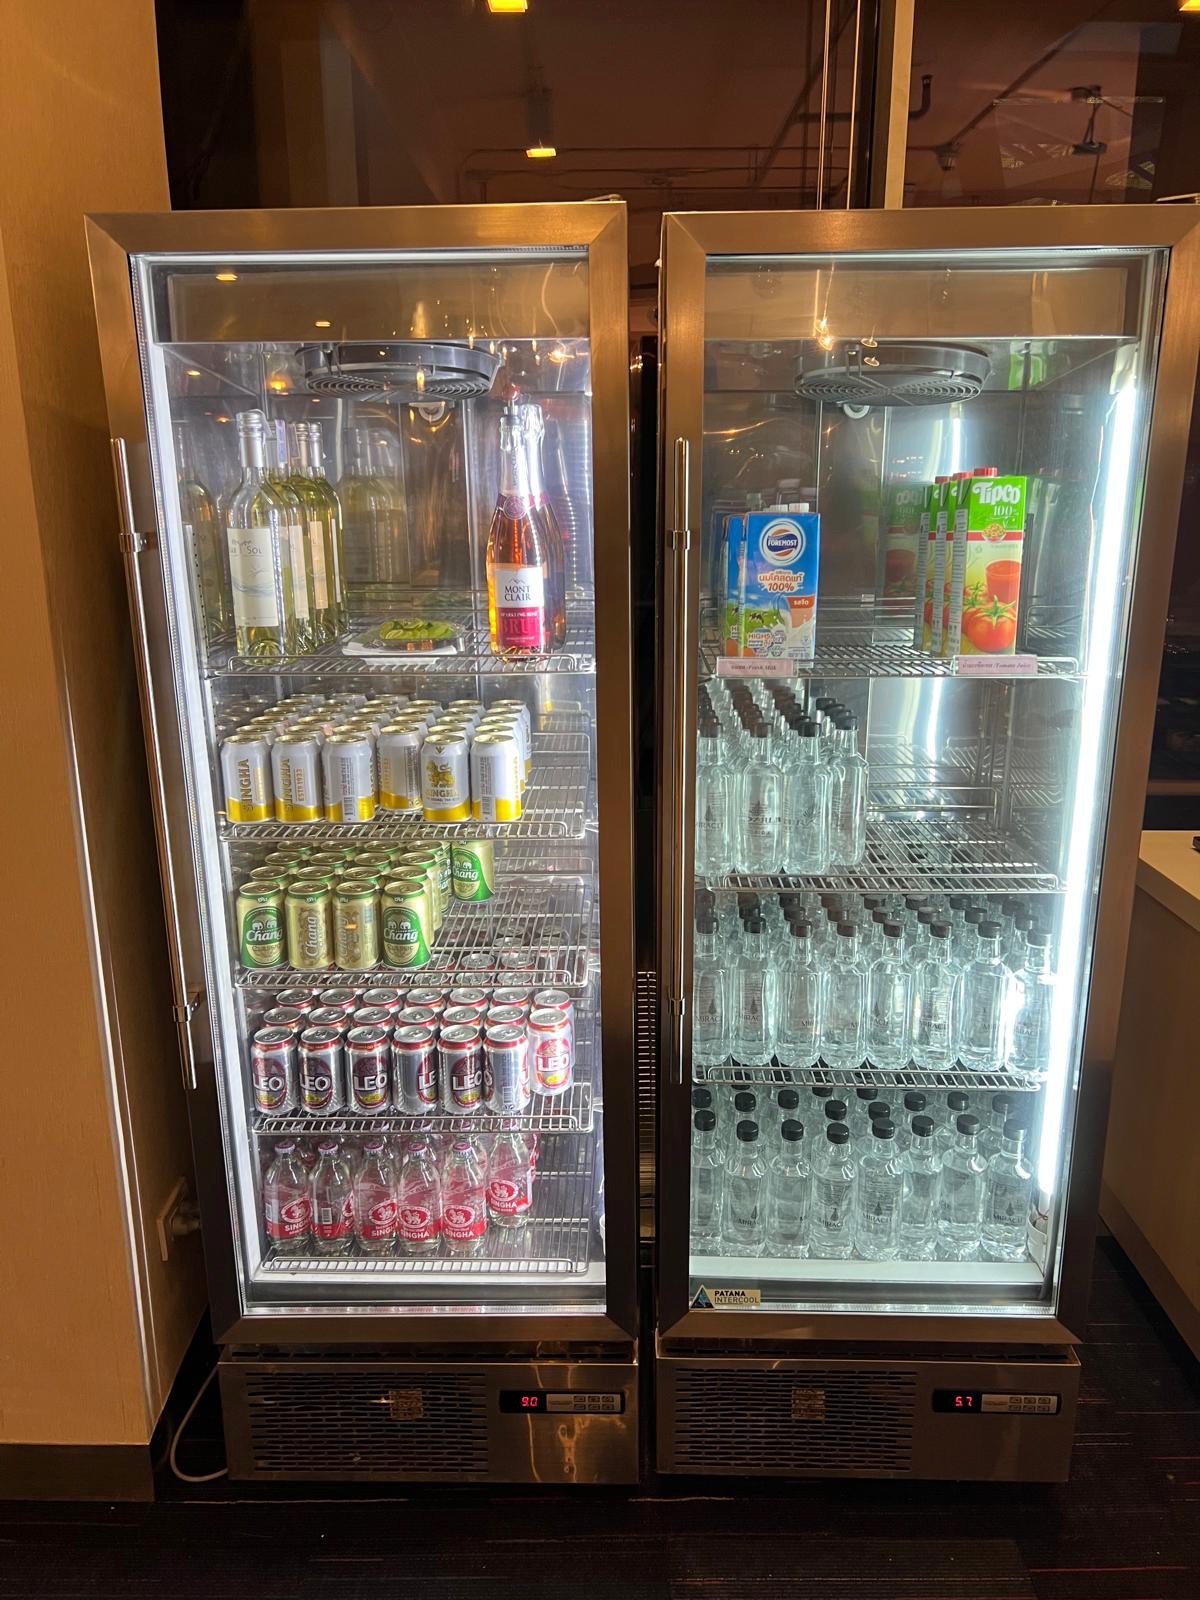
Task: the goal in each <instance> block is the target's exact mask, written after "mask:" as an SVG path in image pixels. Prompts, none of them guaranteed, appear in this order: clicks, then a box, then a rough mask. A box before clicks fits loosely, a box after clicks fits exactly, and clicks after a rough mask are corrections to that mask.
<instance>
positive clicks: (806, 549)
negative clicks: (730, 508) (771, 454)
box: [724, 506, 821, 661]
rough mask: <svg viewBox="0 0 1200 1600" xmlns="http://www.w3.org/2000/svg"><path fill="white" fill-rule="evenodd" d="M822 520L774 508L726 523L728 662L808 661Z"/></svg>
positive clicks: (813, 638)
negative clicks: (734, 659)
mask: <svg viewBox="0 0 1200 1600" xmlns="http://www.w3.org/2000/svg"><path fill="white" fill-rule="evenodd" d="M820 529H821V519H820V517H819V516H817V514H816V513H815V512H812V511H807V510H804V511H800V510H791V509H788V508H787V507H784V506H777V507H774V508H772V509H770V510H767V511H752V512H748V513H747V514H746V515H744V516H741V517H734V518H732V519H731V520H730V526H729V556H728V563H729V566H728V577H727V583H726V603H725V644H724V653H725V654H726V655H727V656H763V657H770V658H774V659H780V660H789V659H790V660H793V661H807V660H811V658H812V655H813V651H814V649H815V646H816V630H817V566H818V562H819V560H820V554H821V532H820Z"/></svg>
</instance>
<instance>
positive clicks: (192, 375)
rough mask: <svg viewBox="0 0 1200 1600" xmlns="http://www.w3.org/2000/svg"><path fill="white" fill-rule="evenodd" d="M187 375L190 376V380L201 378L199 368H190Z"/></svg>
mask: <svg viewBox="0 0 1200 1600" xmlns="http://www.w3.org/2000/svg"><path fill="white" fill-rule="evenodd" d="M187 375H188V377H189V378H198V377H199V376H200V368H199V367H189V368H188V369H187Z"/></svg>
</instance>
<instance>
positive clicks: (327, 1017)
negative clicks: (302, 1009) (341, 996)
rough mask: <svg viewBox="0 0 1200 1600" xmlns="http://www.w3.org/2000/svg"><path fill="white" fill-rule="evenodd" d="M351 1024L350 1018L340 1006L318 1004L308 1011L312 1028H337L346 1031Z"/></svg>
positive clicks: (309, 1024) (340, 1031)
mask: <svg viewBox="0 0 1200 1600" xmlns="http://www.w3.org/2000/svg"><path fill="white" fill-rule="evenodd" d="M349 1025H350V1018H349V1017H348V1016H347V1015H346V1013H345V1012H344V1011H343V1010H342V1009H341V1008H340V1007H339V1006H317V1007H316V1008H315V1009H314V1010H312V1011H310V1012H309V1013H308V1026H309V1027H310V1028H336V1029H337V1031H338V1032H339V1033H345V1031H346V1029H347V1028H348V1027H349Z"/></svg>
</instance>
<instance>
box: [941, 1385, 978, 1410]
mask: <svg viewBox="0 0 1200 1600" xmlns="http://www.w3.org/2000/svg"><path fill="white" fill-rule="evenodd" d="M933 1409H934V1410H935V1411H956V1412H959V1413H965V1412H971V1411H982V1410H983V1391H982V1390H981V1389H935V1390H934V1391H933Z"/></svg>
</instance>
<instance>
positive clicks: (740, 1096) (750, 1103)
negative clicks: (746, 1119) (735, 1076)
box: [733, 1089, 758, 1116]
mask: <svg viewBox="0 0 1200 1600" xmlns="http://www.w3.org/2000/svg"><path fill="white" fill-rule="evenodd" d="M757 1105H758V1100H757V1098H756V1097H755V1096H754V1095H752V1094H751V1093H750V1091H749V1089H739V1090H738V1092H737V1094H735V1095H734V1097H733V1109H734V1110H735V1111H740V1112H741V1113H742V1115H743V1116H746V1115H747V1114H748V1113H749V1112H751V1111H753V1110H754V1109H755V1107H756V1106H757Z"/></svg>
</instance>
